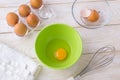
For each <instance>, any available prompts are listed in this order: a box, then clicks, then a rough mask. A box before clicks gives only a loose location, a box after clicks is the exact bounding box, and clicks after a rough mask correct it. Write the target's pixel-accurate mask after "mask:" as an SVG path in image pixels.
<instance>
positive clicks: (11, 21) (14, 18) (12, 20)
mask: <svg viewBox="0 0 120 80" xmlns="http://www.w3.org/2000/svg"><path fill="white" fill-rule="evenodd" d="M6 21H7V24H8V25H10V26H14V25H15V24H17V23H18V21H19V17H18V15H17V14H16V13H14V12H10V13H8V14H7V16H6Z"/></svg>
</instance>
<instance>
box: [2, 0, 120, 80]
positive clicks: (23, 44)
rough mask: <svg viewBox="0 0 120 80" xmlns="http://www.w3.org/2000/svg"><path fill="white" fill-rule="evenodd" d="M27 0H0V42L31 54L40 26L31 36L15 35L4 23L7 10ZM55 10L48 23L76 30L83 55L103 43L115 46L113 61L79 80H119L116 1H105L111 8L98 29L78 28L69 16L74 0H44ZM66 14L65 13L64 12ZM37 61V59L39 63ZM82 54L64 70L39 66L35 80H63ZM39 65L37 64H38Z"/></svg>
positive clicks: (73, 70)
mask: <svg viewBox="0 0 120 80" xmlns="http://www.w3.org/2000/svg"><path fill="white" fill-rule="evenodd" d="M28 1H29V0H0V41H1V42H4V43H6V44H8V45H9V46H11V47H13V48H14V49H16V50H18V51H20V52H22V53H24V54H26V55H28V56H30V57H35V58H36V55H35V51H34V41H35V38H36V35H37V34H38V32H39V31H40V29H36V30H35V31H34V32H33V33H32V34H31V35H29V36H26V37H23V38H19V37H17V36H15V34H14V33H13V32H12V28H11V27H9V26H8V25H7V23H6V20H5V17H6V14H7V13H8V12H11V11H14V10H16V9H17V8H18V6H19V5H20V4H23V3H26V2H28ZM45 1H46V2H47V3H49V6H50V7H51V8H52V9H53V10H54V11H55V13H56V15H57V16H56V17H55V18H54V19H53V20H51V21H50V22H47V23H45V24H44V25H42V26H41V27H43V26H45V25H47V24H49V23H56V22H59V23H66V24H69V25H71V26H73V27H75V29H76V30H77V31H78V32H79V33H80V35H81V38H82V40H83V56H86V57H87V56H88V55H87V53H94V52H95V51H96V50H97V49H99V48H100V47H102V46H105V45H113V46H115V48H116V52H117V53H116V57H115V60H114V62H113V63H112V64H111V65H110V66H109V67H108V68H107V69H105V70H103V71H99V73H97V74H92V75H89V76H86V77H85V78H83V80H88V79H91V80H101V79H102V80H119V79H120V76H119V74H120V54H119V52H120V0H109V3H110V5H111V6H112V10H113V18H112V20H111V22H110V23H109V24H107V25H106V26H104V27H102V28H98V29H85V28H82V27H80V26H79V25H78V24H77V23H76V22H75V21H74V20H73V18H72V15H71V5H72V3H73V1H74V0H45ZM89 1H90V0H88V2H89ZM66 14H67V15H66ZM39 63H40V62H39ZM84 63H85V61H84V57H83V58H81V59H80V60H79V61H78V62H77V63H76V64H75V65H73V66H72V67H71V68H69V69H66V70H53V69H49V68H47V67H45V66H44V67H43V69H42V71H41V73H40V76H39V78H38V80H66V79H67V78H68V77H69V76H70V75H72V74H75V73H78V72H79V71H81V70H82V66H83V65H84ZM40 64H41V63H40Z"/></svg>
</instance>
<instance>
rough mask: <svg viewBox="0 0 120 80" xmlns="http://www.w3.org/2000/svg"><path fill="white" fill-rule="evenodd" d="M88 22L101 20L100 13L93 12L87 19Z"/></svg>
mask: <svg viewBox="0 0 120 80" xmlns="http://www.w3.org/2000/svg"><path fill="white" fill-rule="evenodd" d="M87 19H88V21H90V22H95V21H97V20H98V19H99V13H98V12H97V11H96V10H92V11H91V14H90V15H89V16H88V17H87Z"/></svg>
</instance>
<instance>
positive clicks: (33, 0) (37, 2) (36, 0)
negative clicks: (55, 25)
mask: <svg viewBox="0 0 120 80" xmlns="http://www.w3.org/2000/svg"><path fill="white" fill-rule="evenodd" d="M42 3H43V2H42V0H30V5H31V6H32V7H33V8H34V9H38V8H40V7H41V6H42Z"/></svg>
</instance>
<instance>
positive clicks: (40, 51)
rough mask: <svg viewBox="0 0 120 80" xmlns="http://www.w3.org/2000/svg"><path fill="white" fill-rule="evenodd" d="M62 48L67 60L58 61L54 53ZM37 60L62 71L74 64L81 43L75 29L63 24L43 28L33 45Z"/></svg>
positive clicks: (80, 49)
mask: <svg viewBox="0 0 120 80" xmlns="http://www.w3.org/2000/svg"><path fill="white" fill-rule="evenodd" d="M59 48H64V49H65V50H66V52H67V58H66V59H64V60H62V61H59V60H57V59H56V58H55V57H54V56H55V51H56V50H57V49H59ZM35 50H36V53H37V56H38V58H39V59H40V60H41V61H42V62H43V63H44V64H45V65H47V66H49V67H51V68H56V69H64V68H67V67H70V66H71V65H72V64H74V63H75V62H76V61H77V60H78V59H79V57H80V55H81V51H82V41H81V38H80V36H79V34H78V33H77V31H76V30H75V29H73V28H72V27H70V26H68V25H65V24H52V25H49V26H47V27H45V28H44V29H43V30H42V31H41V32H40V33H39V34H38V37H37V39H36V43H35Z"/></svg>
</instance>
